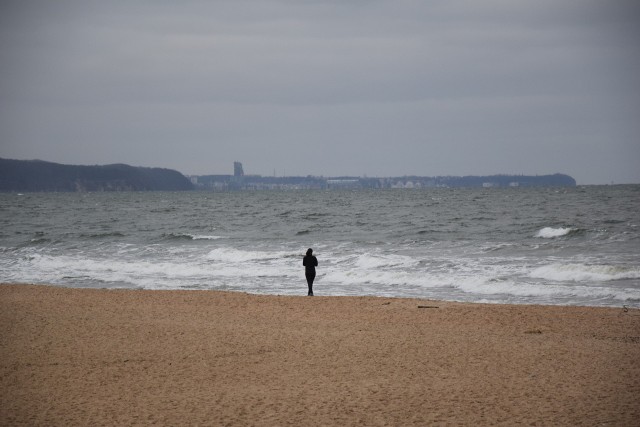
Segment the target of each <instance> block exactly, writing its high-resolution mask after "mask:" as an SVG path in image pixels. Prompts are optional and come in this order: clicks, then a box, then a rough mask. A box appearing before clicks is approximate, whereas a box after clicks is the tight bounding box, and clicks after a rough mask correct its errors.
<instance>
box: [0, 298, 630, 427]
mask: <svg viewBox="0 0 640 427" xmlns="http://www.w3.org/2000/svg"><path fill="white" fill-rule="evenodd" d="M302 291H304V290H302ZM0 316H1V327H0V328H1V329H0V370H1V376H0V390H1V391H0V424H1V425H35V426H38V425H42V426H45V425H46V426H67V425H150V424H156V425H256V426H260V425H266V426H271V425H363V426H374V425H393V426H399V425H430V424H435V425H518V424H526V425H590V426H596V425H609V426H632V425H640V310H637V309H630V310H628V311H623V309H622V308H594V307H558V306H521V305H486V304H461V303H451V302H440V301H425V300H412V299H391V298H375V297H322V296H315V297H305V296H300V297H291V296H286V297H285V296H260V295H248V294H244V293H227V292H213V291H136V290H91V289H67V288H60V287H49V286H32V285H1V286H0Z"/></svg>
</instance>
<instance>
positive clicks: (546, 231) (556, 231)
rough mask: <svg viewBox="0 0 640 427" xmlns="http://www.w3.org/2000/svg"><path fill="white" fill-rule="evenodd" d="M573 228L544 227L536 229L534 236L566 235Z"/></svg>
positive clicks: (545, 237) (549, 237) (551, 237)
mask: <svg viewBox="0 0 640 427" xmlns="http://www.w3.org/2000/svg"><path fill="white" fill-rule="evenodd" d="M573 230H574V229H573V228H570V227H559V228H553V227H545V228H543V229H541V230H540V231H538V232H537V233H536V235H535V237H541V238H543V239H553V238H554V237H561V236H566V235H567V234H569V233H571V232H572V231H573Z"/></svg>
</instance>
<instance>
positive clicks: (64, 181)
mask: <svg viewBox="0 0 640 427" xmlns="http://www.w3.org/2000/svg"><path fill="white" fill-rule="evenodd" d="M192 189H193V184H191V181H189V180H188V179H187V178H186V177H185V176H184V175H182V174H181V173H180V172H177V171H175V170H171V169H162V168H145V167H134V166H129V165H124V164H113V165H104V166H97V165H96V166H76V165H62V164H58V163H52V162H45V161H41V160H10V159H0V191H3V192H36V191H42V192H47V191H49V192H53V191H59V192H70V191H80V192H83V191H183V190H192Z"/></svg>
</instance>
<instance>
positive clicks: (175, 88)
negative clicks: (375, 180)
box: [0, 0, 640, 183]
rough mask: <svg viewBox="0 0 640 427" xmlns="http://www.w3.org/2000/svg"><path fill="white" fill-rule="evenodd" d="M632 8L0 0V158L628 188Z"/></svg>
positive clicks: (635, 174) (634, 131)
mask: <svg viewBox="0 0 640 427" xmlns="http://www.w3.org/2000/svg"><path fill="white" fill-rule="evenodd" d="M639 9H640V8H639V7H638V6H635V3H634V2H626V1H616V0H614V1H610V2H606V3H602V2H597V1H565V2H553V1H536V2H534V1H526V2H507V1H496V0H494V1H485V2H475V1H459V2H451V1H436V2H419V1H398V2H388V1H375V0H372V1H364V0H363V1H346V2H337V1H320V0H318V1H286V0H280V1H276V0H271V1H269V0H266V1H251V0H247V1H215V2H206V1H185V2H177V3H174V2H157V1H144V0H140V1H135V2H92V1H83V2H79V1H78V2H76V1H61V2H44V1H43V2H29V1H5V2H3V3H2V4H1V5H0V96H1V99H2V103H1V104H0V113H1V114H0V156H3V157H11V158H42V159H46V160H53V161H59V162H64V163H83V164H96V163H100V164H102V163H111V162H127V163H131V164H136V165H149V166H151V165H154V166H155V165H157V166H166V167H172V168H176V169H178V170H180V171H182V172H184V173H229V172H230V171H231V162H232V161H233V160H241V161H243V163H244V164H245V170H246V171H247V172H249V173H260V174H271V173H272V171H273V170H274V169H276V170H277V171H278V173H284V172H285V171H286V173H287V174H289V175H293V174H301V175H306V174H318V175H320V174H322V175H339V174H355V175H363V174H368V175H370V176H374V175H378V176H388V175H402V174H420V175H441V174H446V175H449V174H452V175H453V174H491V173H534V174H535V173H553V172H566V173H569V174H571V175H573V176H574V177H575V178H576V179H577V180H578V182H579V183H608V182H610V181H616V182H640V171H639V170H638V169H640V168H637V163H638V160H639V159H640V125H638V124H637V122H638V120H637V117H639V113H640V101H639V100H640V77H638V76H640V72H638V70H640V38H639V37H638V35H639V34H638V30H637V28H639V26H638V24H639V22H638V21H639V20H640V13H639Z"/></svg>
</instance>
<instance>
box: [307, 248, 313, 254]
mask: <svg viewBox="0 0 640 427" xmlns="http://www.w3.org/2000/svg"><path fill="white" fill-rule="evenodd" d="M312 253H313V249H311V248H309V249H307V256H311V254H312Z"/></svg>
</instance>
